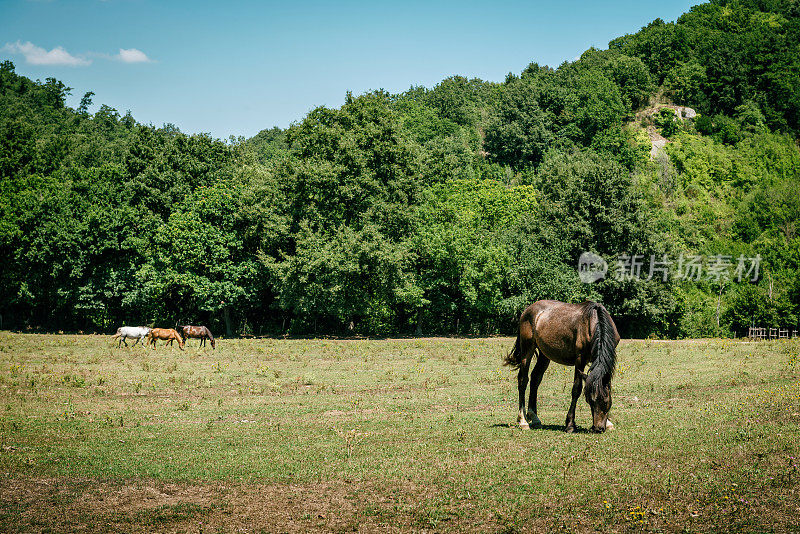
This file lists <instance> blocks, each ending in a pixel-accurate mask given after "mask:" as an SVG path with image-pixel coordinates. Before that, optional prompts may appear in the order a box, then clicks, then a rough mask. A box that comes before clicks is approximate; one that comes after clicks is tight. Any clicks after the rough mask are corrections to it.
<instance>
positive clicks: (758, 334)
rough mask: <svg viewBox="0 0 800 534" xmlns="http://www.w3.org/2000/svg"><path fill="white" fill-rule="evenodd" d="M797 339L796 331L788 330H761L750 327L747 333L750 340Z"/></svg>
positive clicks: (761, 328) (758, 327) (760, 328)
mask: <svg viewBox="0 0 800 534" xmlns="http://www.w3.org/2000/svg"><path fill="white" fill-rule="evenodd" d="M790 333H791V337H793V338H794V337H797V336H798V331H797V329H793V330H791V331H790V330H789V329H788V328H763V327H760V326H751V327H750V329H749V330H748V331H747V337H749V338H750V339H789V337H790V336H789V334H790Z"/></svg>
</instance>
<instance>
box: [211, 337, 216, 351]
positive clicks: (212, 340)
mask: <svg viewBox="0 0 800 534" xmlns="http://www.w3.org/2000/svg"><path fill="white" fill-rule="evenodd" d="M209 341H211V348H212V349H216V348H217V343H216V342H215V341H214V339H213V338H212V339H209Z"/></svg>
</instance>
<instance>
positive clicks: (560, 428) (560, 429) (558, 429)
mask: <svg viewBox="0 0 800 534" xmlns="http://www.w3.org/2000/svg"><path fill="white" fill-rule="evenodd" d="M489 428H512V429H513V428H519V427H518V426H517V425H516V424H510V423H495V424H493V425H489ZM528 430H529V429H525V430H524V432H528ZM530 430H531V431H534V432H536V431H540V430H548V431H550V432H559V433H561V434H564V433H565V432H564V426H563V425H539V426H535V427H531V428H530ZM574 433H575V434H588V433H589V429H587V428H583V427H578V428H576V429H575V432H574Z"/></svg>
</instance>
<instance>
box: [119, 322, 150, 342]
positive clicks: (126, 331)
mask: <svg viewBox="0 0 800 534" xmlns="http://www.w3.org/2000/svg"><path fill="white" fill-rule="evenodd" d="M150 330H152V329H151V328H150V327H147V326H120V327H119V328H117V333H116V334H114V335H113V336H111V339H116V338H119V342H118V343H117V347H121V346H122V343H125V346H126V347H127V346H128V342H127V341H126V339H127V338H132V339H135V340H136V342H135V343H134V344H133V346H134V347H135V346H136V343H139V342H140V341H141V340H142V339H144V338H145V337H146V336H147V335H148V334H149V333H150ZM142 346H144V344H142Z"/></svg>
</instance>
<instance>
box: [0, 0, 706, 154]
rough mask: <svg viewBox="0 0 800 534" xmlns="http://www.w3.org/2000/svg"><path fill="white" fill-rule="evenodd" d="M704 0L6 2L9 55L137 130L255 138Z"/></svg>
mask: <svg viewBox="0 0 800 534" xmlns="http://www.w3.org/2000/svg"><path fill="white" fill-rule="evenodd" d="M698 3H701V2H700V0H695V1H691V2H689V1H682V0H662V1H660V2H642V1H640V0H615V1H607V2H598V1H596V0H595V1H589V0H562V1H560V2H551V1H547V2H544V1H542V2H539V1H529V2H522V1H504V0H499V1H496V2H485V1H483V2H477V1H473V0H460V1H456V0H447V1H435V0H429V1H417V0H411V1H406V2H391V3H390V2H380V1H363V0H339V1H336V2H323V1H312V0H296V1H294V2H291V1H290V2H286V1H283V2H273V1H263V2H255V1H236V0H230V1H225V2H210V1H200V0H197V1H182V0H160V1H155V0H153V1H151V0H104V1H103V0H0V60H5V59H10V60H12V61H13V62H14V64H15V66H16V70H17V72H18V73H19V74H23V75H25V76H28V77H30V78H33V79H42V80H44V79H45V78H47V77H54V78H57V79H59V80H61V81H63V82H64V83H65V84H66V85H68V86H69V87H72V88H73V91H72V96H71V97H70V99H69V103H70V105H72V106H77V103H78V101H79V100H80V98H81V96H83V94H84V93H85V92H87V91H94V92H95V96H94V106H92V108H90V111H95V110H96V109H97V108H98V107H99V105H100V104H107V105H109V106H111V107H114V108H116V109H118V110H119V111H120V113H122V114H124V113H125V111H126V110H130V111H131V112H132V114H133V116H134V117H135V118H136V119H137V120H138V121H140V122H144V123H152V124H154V125H156V126H161V125H162V124H164V123H173V124H175V125H177V126H178V127H179V128H180V129H181V131H184V132H186V133H197V132H209V133H211V135H213V136H214V137H219V138H227V137H228V136H229V135H235V136H239V135H243V136H246V137H250V136H252V135H255V134H256V133H258V132H259V131H260V130H262V129H264V128H269V127H272V126H280V127H282V128H285V127H287V126H288V125H289V124H290V123H291V122H294V121H299V120H301V119H302V118H303V117H304V116H305V115H306V113H308V111H310V110H311V109H313V108H314V107H316V106H320V105H325V106H329V107H338V106H340V105H342V103H343V102H344V96H345V92H346V91H348V90H349V91H352V92H353V93H354V94H361V93H363V92H365V91H369V90H373V89H386V90H388V91H391V92H401V91H404V90H406V89H408V88H409V87H410V86H411V85H424V86H426V87H433V86H434V85H436V84H437V83H438V82H439V81H441V80H442V79H444V78H446V77H448V76H451V75H454V74H459V75H463V76H467V77H470V78H472V77H477V78H481V79H483V80H488V81H502V80H503V79H504V78H505V75H506V74H507V73H508V72H514V73H519V72H520V71H521V70H522V69H523V68H525V67H526V66H527V65H528V64H529V63H531V62H534V61H535V62H537V63H540V64H543V65H551V66H558V65H559V64H561V63H562V62H564V61H571V60H573V59H575V58H576V57H577V56H579V55H580V54H581V53H582V52H583V51H584V50H586V49H587V48H589V47H591V46H595V47H597V48H606V47H607V45H608V41H609V40H611V39H613V38H614V37H618V36H620V35H624V34H625V33H633V32H635V31H637V30H639V28H641V27H642V26H643V25H645V24H647V23H648V22H650V21H651V20H653V19H655V18H659V17H660V18H662V19H664V20H667V21H670V20H675V19H676V18H677V17H678V16H680V14H681V13H684V12H686V11H688V10H689V8H690V6H692V5H696V4H698Z"/></svg>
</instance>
